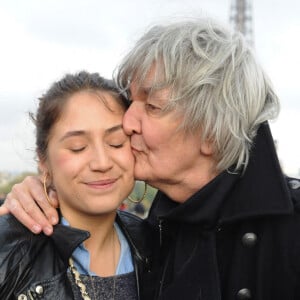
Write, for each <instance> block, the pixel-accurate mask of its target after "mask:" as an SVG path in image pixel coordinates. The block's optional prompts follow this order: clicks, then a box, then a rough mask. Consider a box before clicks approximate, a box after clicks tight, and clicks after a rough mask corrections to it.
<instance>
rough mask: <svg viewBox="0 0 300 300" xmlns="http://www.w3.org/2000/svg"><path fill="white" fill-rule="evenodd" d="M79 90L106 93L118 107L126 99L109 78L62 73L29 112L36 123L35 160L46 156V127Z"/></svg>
mask: <svg viewBox="0 0 300 300" xmlns="http://www.w3.org/2000/svg"><path fill="white" fill-rule="evenodd" d="M82 91H90V92H108V93H110V94H111V96H113V97H114V98H115V99H116V100H119V103H120V106H122V107H123V108H124V110H125V109H126V108H127V107H128V101H127V99H126V98H125V97H124V96H123V95H122V94H120V92H119V90H118V88H117V87H116V86H115V84H114V83H113V81H112V80H108V79H105V78H103V77H101V76H100V75H99V74H98V73H88V72H86V71H81V72H79V73H77V74H66V75H65V76H64V77H63V78H62V79H61V80H59V81H57V82H54V83H53V84H52V85H51V86H50V88H49V89H48V90H47V91H46V93H45V94H44V95H42V97H40V98H39V105H38V109H37V112H36V114H35V115H34V114H32V113H30V117H31V119H32V120H33V122H34V124H35V126H36V152H37V154H38V156H39V159H41V160H44V159H46V156H47V147H48V141H49V134H50V130H51V128H52V127H53V125H54V124H55V123H56V122H57V120H58V119H59V118H60V116H61V113H62V111H63V108H64V106H65V104H66V102H67V100H68V99H69V98H70V97H71V96H73V95H74V94H75V93H78V92H82ZM104 102H105V101H104ZM105 105H107V103H105Z"/></svg>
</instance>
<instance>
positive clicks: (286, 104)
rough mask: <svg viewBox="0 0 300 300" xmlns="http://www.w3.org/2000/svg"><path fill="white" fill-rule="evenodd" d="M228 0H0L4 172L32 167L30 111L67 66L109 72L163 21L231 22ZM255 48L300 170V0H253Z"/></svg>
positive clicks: (285, 148) (286, 147)
mask: <svg viewBox="0 0 300 300" xmlns="http://www.w3.org/2000/svg"><path fill="white" fill-rule="evenodd" d="M230 4H231V1H230V0H207V1H205V0H202V1H201V0H198V1H196V0H151V1H149V0H148V1H146V0H132V1H128V0H127V1H126V0H118V1H115V0H111V1H107V0H106V1H104V0H94V1H93V0H81V1H79V0H42V1H41V0H26V1H24V0H19V1H18V0H0V38H1V41H0V43H1V47H0V68H1V69H0V70H1V71H0V171H12V172H19V171H25V170H29V171H32V170H33V171H34V170H35V161H34V129H33V126H32V124H31V122H30V121H29V118H28V114H27V112H28V111H35V108H36V104H37V101H36V99H37V97H39V96H40V95H41V94H42V93H43V91H44V90H46V89H47V88H48V87H49V85H50V84H51V83H52V82H53V81H54V80H56V79H59V78H60V77H61V76H62V75H63V74H65V73H66V72H76V71H79V70H82V69H86V70H88V71H93V72H94V71H95V72H99V73H100V74H101V75H103V76H105V77H111V74H112V72H113V70H114V68H115V66H116V65H117V63H118V62H119V61H120V59H121V58H122V56H123V55H124V54H125V53H126V51H127V50H128V49H129V48H130V46H131V45H132V44H133V43H134V41H135V40H136V39H137V38H138V37H139V36H140V35H141V34H142V33H143V32H144V30H145V28H147V27H149V25H152V24H154V23H156V22H159V21H160V20H165V19H170V18H177V17H180V16H185V17H197V16H203V15H207V16H211V17H215V18H217V19H219V20H221V21H222V22H228V20H229V13H230ZM253 18H254V20H253V27H254V37H255V48H256V52H257V55H258V58H259V60H260V61H261V63H262V65H263V67H264V69H265V70H266V72H267V73H268V75H269V77H270V78H271V80H272V82H273V84H274V86H275V90H276V91H277V93H278V95H279V97H280V99H281V106H282V110H281V114H280V117H279V119H278V120H277V121H276V122H275V123H272V124H271V128H272V132H273V136H274V138H275V139H276V140H277V141H278V153H279V157H280V160H281V162H282V164H283V166H284V169H285V171H286V172H287V173H288V174H291V175H298V176H299V174H298V170H299V169H300V134H299V133H300V126H299V123H300V86H299V84H298V81H299V77H300V76H299V70H300V38H299V37H300V1H299V0H285V1H279V0H256V1H255V0H253Z"/></svg>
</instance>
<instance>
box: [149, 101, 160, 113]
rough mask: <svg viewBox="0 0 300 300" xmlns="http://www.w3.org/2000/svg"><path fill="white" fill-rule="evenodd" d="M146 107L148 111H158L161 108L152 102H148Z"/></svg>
mask: <svg viewBox="0 0 300 300" xmlns="http://www.w3.org/2000/svg"><path fill="white" fill-rule="evenodd" d="M146 109H147V110H148V111H158V110H160V107H158V106H155V105H153V104H150V103H146Z"/></svg>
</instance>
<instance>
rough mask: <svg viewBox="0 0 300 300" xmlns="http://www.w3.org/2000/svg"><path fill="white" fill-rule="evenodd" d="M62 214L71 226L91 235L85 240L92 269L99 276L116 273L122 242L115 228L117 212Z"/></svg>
mask: <svg viewBox="0 0 300 300" xmlns="http://www.w3.org/2000/svg"><path fill="white" fill-rule="evenodd" d="M62 215H63V216H64V218H65V219H66V220H67V221H68V222H69V224H70V226H72V227H75V228H78V229H82V230H86V231H88V232H89V233H90V237H89V238H88V239H87V240H86V241H85V242H84V246H85V248H86V249H87V250H88V251H89V253H90V270H91V271H93V272H94V273H96V274H97V275H99V276H102V277H107V276H112V275H115V272H116V267H117V264H118V261H119V256H120V248H121V247H120V242H119V239H118V235H117V232H116V231H115V228H114V222H115V218H116V212H113V213H109V214H105V215H101V216H99V215H98V216H86V215H85V216H80V215H76V216H75V215H74V214H72V215H65V214H64V212H63V211H62Z"/></svg>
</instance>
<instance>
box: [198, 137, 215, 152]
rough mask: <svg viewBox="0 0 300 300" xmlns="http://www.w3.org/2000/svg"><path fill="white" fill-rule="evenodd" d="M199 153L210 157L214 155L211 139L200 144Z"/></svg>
mask: <svg viewBox="0 0 300 300" xmlns="http://www.w3.org/2000/svg"><path fill="white" fill-rule="evenodd" d="M200 152H201V154H202V155H205V156H212V155H213V154H214V143H213V142H212V140H211V139H206V140H205V141H203V142H201V145H200Z"/></svg>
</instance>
